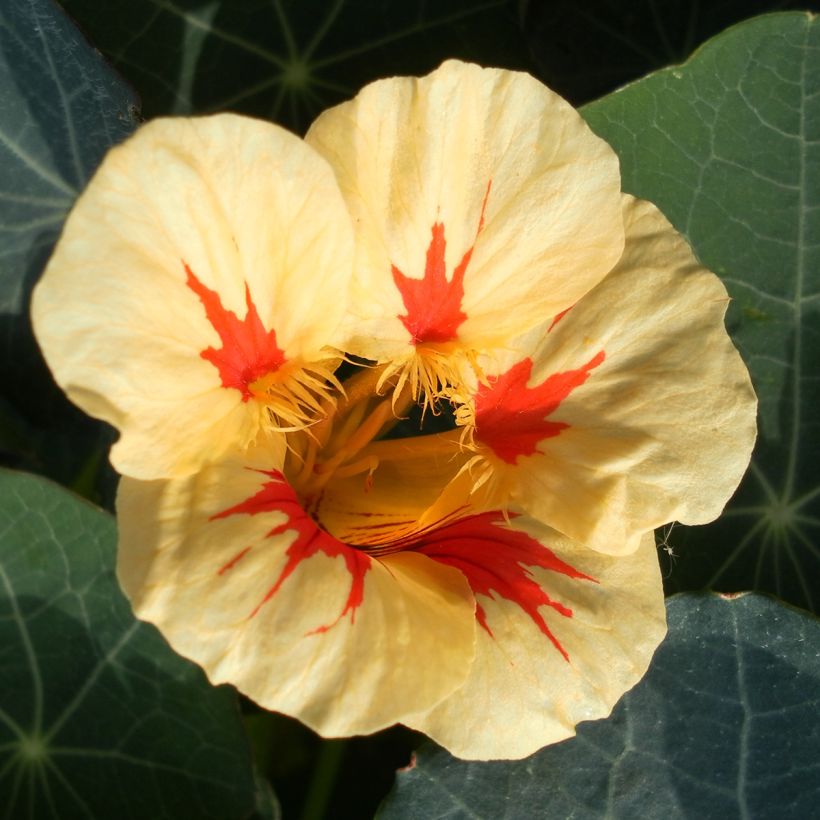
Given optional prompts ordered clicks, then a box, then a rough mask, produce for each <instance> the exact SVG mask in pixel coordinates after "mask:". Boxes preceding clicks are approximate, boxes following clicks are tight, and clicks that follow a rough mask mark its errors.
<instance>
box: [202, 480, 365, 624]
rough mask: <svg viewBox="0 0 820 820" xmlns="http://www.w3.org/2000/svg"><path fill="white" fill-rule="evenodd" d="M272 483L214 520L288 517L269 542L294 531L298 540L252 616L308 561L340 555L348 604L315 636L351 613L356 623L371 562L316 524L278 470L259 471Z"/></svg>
mask: <svg viewBox="0 0 820 820" xmlns="http://www.w3.org/2000/svg"><path fill="white" fill-rule="evenodd" d="M260 472H262V473H263V475H266V476H268V477H269V478H270V479H271V480H270V481H266V482H265V483H264V484H263V485H262V489H260V490H259V492H257V493H256V494H255V495H253V496H251V497H250V498H248V499H247V500H245V501H243V502H241V503H240V504H237V505H235V506H233V507H231V508H230V509H227V510H223V511H222V512H220V513H217V514H216V515H214V516H211V519H212V520H214V519H219V518H228V517H229V516H231V515H259V514H260V513H268V512H281V513H284V514H285V515H286V516H287V521H285V522H284V523H283V524H279V525H278V526H276V527H274V528H273V529H272V530H271V531H270V532H269V533H268V534H267V537H268V538H272V537H274V536H276V535H281V534H282V533H284V532H288V531H295V532H296V540H294V541H293V543H292V544H291V545H290V546H289V547H288V548H287V550H286V551H285V555H286V556H287V562H286V563H285V566H284V568H283V569H282V571H281V572H280V573H279V577H278V578H277V579H276V581H275V582H274V584H273V586H271V587H270V589H268V591H267V592H266V593H265V597H264V598H263V599H262V600H261V601H260V602H259V603H258V604H257V605H256V607H255V608H254V610H253V611H252V612H251V614H250V616H249V617H251V618H253V617H254V616H255V615H256V614H257V613H258V612H259V610H260V609H261V608H262V606H263V605H264V604H265V603H267V602H268V601H269V600H270V599H271V598H272V597H273V596H274V595H276V593H277V592H278V591H279V590H280V588H281V587H282V585H283V584H284V583H285V581H286V580H287V579H288V578H289V577H290V575H291V574H292V573H293V571H294V570H295V569H296V568H297V567H298V566H299V564H301V563H302V561H306V560H307V559H309V558H312V557H313V556H314V555H316V554H317V553H319V552H321V553H322V554H323V555H327V556H328V557H330V558H335V557H336V556H339V555H341V556H342V558H343V559H344V562H345V567H346V568H347V571H348V572H349V573H350V579H351V580H350V591H349V593H348V596H347V602H346V603H345V607H344V609H343V610H342V612H341V613H340V614H339V617H338V618H336V620H335V621H333V623H330V624H326V625H325V626H320V627H318V628H317V629H315V630H313V632H326V631H327V630H328V629H330V627H332V626H334V625H335V624H337V623H338V622H339V621H340V620H341V619H342V618H343V617H344V616H345V615H347V614H348V613H350V621H351V623H353V622H354V621H355V618H356V609H357V608H358V607H359V606H361V603H362V601H363V600H364V576H365V575H366V574H367V571H368V570H369V569H370V564H371V558H370V556H368V555H367V554H366V553H364V552H361V551H360V550H356V549H353V548H352V547H349V546H347V544H343V543H342V542H341V541H339V540H338V539H337V538H334V537H333V536H332V535H330V534H329V533H327V532H325V531H324V530H323V529H321V528H320V527H319V526H318V525H317V524H316V522H315V521H314V520H313V519H312V518H311V517H310V516H309V515H308V514H307V513H306V512H305V511H304V509H302V506H301V504H300V503H299V499H298V498H297V497H296V493H295V492H294V491H293V488H292V487H291V486H290V485H289V484H288V483H287V482H286V481H285V479H284V477H283V476H282V474H281V473H280V472H278V471H277V470H272V471H270V472H268V471H264V470H262V471H260Z"/></svg>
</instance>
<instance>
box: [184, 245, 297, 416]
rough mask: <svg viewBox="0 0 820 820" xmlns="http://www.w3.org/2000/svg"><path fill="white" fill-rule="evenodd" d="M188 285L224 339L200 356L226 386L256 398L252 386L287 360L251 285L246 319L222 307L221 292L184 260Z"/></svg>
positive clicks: (246, 296)
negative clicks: (263, 317) (266, 323)
mask: <svg viewBox="0 0 820 820" xmlns="http://www.w3.org/2000/svg"><path fill="white" fill-rule="evenodd" d="M182 264H183V265H184V266H185V273H186V274H187V277H188V278H187V280H186V284H187V285H188V287H189V288H190V289H191V290H192V291H193V292H194V293H195V294H196V295H197V296H198V297H199V299H200V301H201V302H202V305H203V306H204V308H205V315H206V316H207V317H208V321H209V322H210V323H211V324H212V325H213V328H214V330H215V331H216V332H217V333H218V334H219V338H220V339H221V340H222V347H220V348H219V349H217V348H214V347H208V348H206V349H205V350H203V351H202V352H201V353H200V354H199V355H200V356H201V357H202V358H203V359H205V360H206V361H209V362H210V363H211V364H212V365H213V366H214V367H215V368H216V369H217V370H218V371H219V376H220V378H221V379H222V386H223V387H233V388H235V389H236V390H238V391H239V392H240V393H241V394H242V401H248V400H249V399H250V398H252V397H253V393H252V392H251V389H250V385H252V384H253V383H254V382H255V381H256V380H257V379H260V378H262V376H266V375H267V374H268V373H275V372H276V371H277V370H278V369H279V368H280V367H281V366H282V365H283V364H284V363H285V353H284V351H282V350H281V349H280V348H279V346H278V345H277V343H276V331H275V330H267V331H266V330H265V327H264V325H263V324H262V320H261V319H260V318H259V313H258V311H257V310H256V305H254V303H253V299H252V298H251V292H250V288H248V285H247V283H245V304H246V305H247V308H248V309H247V312H246V313H245V318H244V319H239V318H238V317H237V315H236V314H235V313H234V312H233V311H231V310H226V309H225V308H224V307H223V306H222V301H221V300H220V298H219V294H218V293H217V292H216V291H214V290H210V288H207V287H205V285H203V284H202V282H200V281H199V279H198V278H197V277H196V275H195V274H194V272H193V271H192V270H191V269H190V268H189V267H188V264H187V263H186V262H185V261H184V260H183V262H182Z"/></svg>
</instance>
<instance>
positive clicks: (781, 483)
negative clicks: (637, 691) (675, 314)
mask: <svg viewBox="0 0 820 820" xmlns="http://www.w3.org/2000/svg"><path fill="white" fill-rule="evenodd" d="M584 116H585V117H586V118H587V120H588V122H589V123H590V125H591V126H592V127H593V129H595V131H597V132H598V133H599V134H600V135H601V136H603V137H604V138H606V139H607V140H608V141H609V142H610V143H611V144H612V145H613V146H614V148H615V150H616V151H617V152H618V154H619V155H620V157H621V164H622V170H623V178H624V187H625V188H626V190H628V191H630V192H632V193H634V194H636V195H638V196H641V197H644V198H646V199H650V200H652V201H653V202H655V203H656V204H657V205H658V206H659V207H660V208H661V210H662V211H663V212H664V213H665V214H666V215H667V216H668V217H669V218H670V220H671V221H672V222H673V224H674V225H675V226H676V227H677V228H678V229H679V230H680V231H682V232H683V233H684V234H685V235H686V236H687V237H688V238H689V241H690V242H691V243H692V245H693V246H694V248H695V250H696V252H697V254H698V256H699V257H700V259H701V260H702V261H703V262H704V263H705V264H706V265H707V266H708V267H710V268H711V269H712V270H714V271H715V272H716V273H718V274H719V275H720V276H721V277H723V280H724V281H725V282H726V285H727V287H728V289H729V292H730V294H731V295H732V297H733V302H732V304H731V306H730V309H729V314H728V318H727V326H728V328H729V330H730V332H731V333H732V336H733V338H734V339H735V342H736V344H737V345H738V347H739V349H740V351H741V353H742V354H743V356H744V358H745V360H746V362H747V363H748V365H749V369H750V371H751V373H752V379H753V381H754V383H755V388H756V390H757V392H758V396H759V399H760V417H759V423H760V435H759V440H758V445H757V448H756V450H755V454H754V457H753V462H752V466H751V469H750V471H749V473H748V474H747V476H746V478H745V479H744V482H743V484H742V485H741V488H740V490H739V491H738V493H737V495H736V496H735V498H734V500H733V501H732V503H731V504H730V506H729V508H728V512H727V513H725V514H724V516H723V517H722V518H721V519H720V520H719V521H718V522H716V523H715V524H713V525H710V526H708V527H705V528H697V529H691V530H688V532H687V533H686V535H685V536H684V535H682V532H683V529H684V528H678V529H677V530H676V531H675V533H673V534H672V537H671V538H670V543H671V545H672V548H673V550H674V552H676V553H677V564H676V566H675V573H674V574H673V577H672V582H673V588H677V589H692V588H698V587H703V586H714V587H716V588H718V589H725V590H738V589H749V588H754V589H761V590H769V591H772V592H775V593H777V594H778V595H780V596H782V597H785V598H787V599H788V600H789V601H792V602H794V603H796V604H798V605H801V606H805V607H808V608H810V609H813V610H815V611H817V609H818V607H820V547H818V539H817V535H818V531H819V530H820V416H818V414H817V406H818V403H820V379H819V378H818V373H820V23H818V21H817V20H816V19H815V18H814V17H813V16H812V15H809V14H797V13H794V14H779V15H770V16H766V17H760V18H758V19H756V20H753V21H750V22H748V23H744V24H742V25H739V26H737V27H736V28H734V29H731V30H729V31H728V32H726V33H725V34H722V35H721V36H719V37H716V38H715V39H714V40H712V41H711V42H710V43H708V44H707V45H706V46H704V47H703V48H701V49H700V50H699V51H698V52H697V53H696V54H695V55H694V56H693V57H692V59H691V60H690V61H689V62H687V63H686V64H684V65H682V66H680V67H676V68H669V69H666V70H664V71H661V72H659V73H657V74H654V75H652V76H650V77H647V78H646V79H644V80H641V81H639V82H636V83H634V84H633V85H630V86H628V87H627V88H625V89H623V90H621V91H619V92H616V93H614V94H611V95H610V96H608V97H606V98H604V99H603V100H600V101H599V102H596V103H593V104H592V105H589V106H587V107H586V108H585V109H584Z"/></svg>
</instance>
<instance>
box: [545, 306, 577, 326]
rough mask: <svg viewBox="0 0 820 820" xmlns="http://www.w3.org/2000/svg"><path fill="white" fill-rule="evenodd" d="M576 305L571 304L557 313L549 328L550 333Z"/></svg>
mask: <svg viewBox="0 0 820 820" xmlns="http://www.w3.org/2000/svg"><path fill="white" fill-rule="evenodd" d="M574 307H575V305H570V306H569V307H568V308H567V309H566V310H562V311H561V312H560V313H556V314H555V316H554V317H553V320H552V322H551V323H550V326H549V327H548V328H547V333H550V332H551V331H552V329H553V328H554V327H555V326H556V325H557V324H558V322H560V321H561V319H563V318H564V316H566V315H567V314H568V313H569V312H570V311H571V310H572V309H573V308H574Z"/></svg>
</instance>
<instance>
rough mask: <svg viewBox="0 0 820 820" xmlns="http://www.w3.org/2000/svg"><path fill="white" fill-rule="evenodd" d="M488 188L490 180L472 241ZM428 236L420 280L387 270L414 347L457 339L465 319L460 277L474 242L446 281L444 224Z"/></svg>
mask: <svg viewBox="0 0 820 820" xmlns="http://www.w3.org/2000/svg"><path fill="white" fill-rule="evenodd" d="M491 186H492V180H490V181H489V182H488V183H487V191H486V193H485V194H484V201H483V202H482V204H481V216H480V217H479V221H478V229H477V230H476V239H478V235H479V234H480V233H481V229H482V228H483V227H484V212H485V211H486V209H487V198H488V197H489V195H490V187H491ZM431 233H432V236H431V238H430V244H429V245H428V247H427V257H426V261H425V265H424V276H423V277H422V278H421V279H414V278H413V277H410V276H405V275H404V274H403V273H402V272H401V271H400V270H399V269H398V268H397V267H396V266H395V265H392V266H391V270H392V273H393V281H394V282H395V283H396V287H397V288H398V289H399V292H400V293H401V298H402V301H403V302H404V309H405V310H406V311H407V313H406V314H405V315H404V316H402V315H399V319H401V321H402V324H403V325H404V326H405V327H406V328H407V331H408V332H409V333H410V337H411V343H412V344H414V345H420V344H424V343H426V342H427V343H435V342H449V341H452V340H453V339H455V338H456V336H457V335H458V329H459V327H460V326H461V324H462V322H464V320H465V319H466V318H467V314H466V313H464V311H463V310H462V309H461V300H462V299H463V298H464V274H465V273H466V272H467V266H468V265H469V264H470V259H471V258H472V255H473V248H474V247H475V240H473V244H472V245H471V246H470V247H469V248H468V249H467V251H466V252H465V254H464V256H462V258H461V261H460V262H459V263H458V265H457V266H456V269H455V270H454V271H453V278H452V279H450V280H449V281H448V280H447V268H446V265H445V260H444V255H445V250H446V249H447V240H446V239H445V237H444V224H443V223H442V222H436V223H434V225H433V227H432V231H431Z"/></svg>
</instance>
